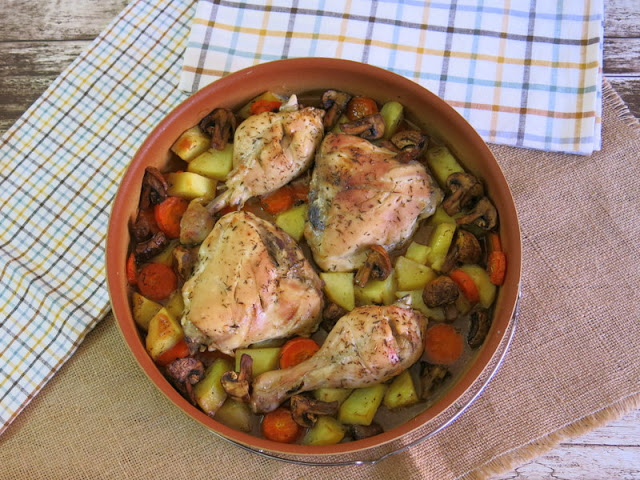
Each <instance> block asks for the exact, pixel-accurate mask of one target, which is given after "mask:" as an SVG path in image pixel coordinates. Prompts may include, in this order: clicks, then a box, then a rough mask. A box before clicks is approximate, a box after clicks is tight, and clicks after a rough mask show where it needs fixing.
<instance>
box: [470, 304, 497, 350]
mask: <svg viewBox="0 0 640 480" xmlns="http://www.w3.org/2000/svg"><path fill="white" fill-rule="evenodd" d="M469 320H470V322H471V325H470V326H469V334H468V335H467V343H468V344H469V346H470V347H471V348H477V347H479V346H480V345H482V344H483V343H484V339H485V338H486V337H487V333H489V327H491V317H490V315H489V312H487V311H486V310H477V311H475V312H472V313H471V315H470V316H469Z"/></svg>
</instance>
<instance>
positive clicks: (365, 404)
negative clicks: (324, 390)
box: [338, 383, 387, 425]
mask: <svg viewBox="0 0 640 480" xmlns="http://www.w3.org/2000/svg"><path fill="white" fill-rule="evenodd" d="M386 391H387V386H386V385H385V384H383V383H380V384H378V385H373V386H371V387H365V388H356V389H355V390H354V391H353V392H352V393H351V395H349V397H348V398H347V399H346V400H345V401H344V402H342V405H340V409H339V410H338V420H339V421H340V422H341V423H343V424H348V425H371V422H372V421H373V417H374V416H375V414H376V412H377V411H378V407H379V406H380V403H382V399H383V398H384V394H385V392H386Z"/></svg>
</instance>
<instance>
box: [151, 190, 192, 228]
mask: <svg viewBox="0 0 640 480" xmlns="http://www.w3.org/2000/svg"><path fill="white" fill-rule="evenodd" d="M188 206H189V202H188V201H187V200H185V199H184V198H180V197H167V198H166V199H165V200H164V201H163V202H162V203H159V204H157V205H156V206H155V207H154V208H153V215H154V217H155V219H156V223H157V224H158V228H160V230H162V231H163V232H164V233H165V235H167V237H169V238H179V237H180V220H181V219H182V215H184V212H185V211H186V210H187V207H188Z"/></svg>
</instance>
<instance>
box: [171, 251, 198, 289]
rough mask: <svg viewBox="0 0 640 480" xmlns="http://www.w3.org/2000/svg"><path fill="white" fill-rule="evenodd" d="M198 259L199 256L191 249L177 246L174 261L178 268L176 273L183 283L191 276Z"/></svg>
mask: <svg viewBox="0 0 640 480" xmlns="http://www.w3.org/2000/svg"><path fill="white" fill-rule="evenodd" d="M197 259H198V255H197V254H196V252H195V251H194V250H192V249H190V248H186V247H184V246H182V245H177V246H176V247H175V248H174V249H173V260H174V263H175V266H176V271H177V272H178V275H179V276H180V278H181V279H182V280H183V281H184V280H186V279H188V278H189V277H190V276H191V273H192V272H193V267H194V266H195V264H196V260H197Z"/></svg>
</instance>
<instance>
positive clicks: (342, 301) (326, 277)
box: [320, 272, 356, 311]
mask: <svg viewBox="0 0 640 480" xmlns="http://www.w3.org/2000/svg"><path fill="white" fill-rule="evenodd" d="M320 278H321V279H322V281H323V282H324V291H325V293H326V294H327V297H328V298H329V300H330V301H332V302H334V303H335V304H337V305H339V306H341V307H342V308H344V309H345V310H348V311H351V310H353V309H354V308H355V305H356V301H355V292H354V286H353V273H350V272H347V273H341V272H320Z"/></svg>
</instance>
